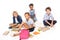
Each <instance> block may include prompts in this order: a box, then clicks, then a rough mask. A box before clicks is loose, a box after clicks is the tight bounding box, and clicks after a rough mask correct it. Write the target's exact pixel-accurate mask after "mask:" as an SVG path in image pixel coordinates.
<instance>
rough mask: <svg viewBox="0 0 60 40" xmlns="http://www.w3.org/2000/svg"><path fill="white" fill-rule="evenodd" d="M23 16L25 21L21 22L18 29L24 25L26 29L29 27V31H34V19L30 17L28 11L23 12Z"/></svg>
mask: <svg viewBox="0 0 60 40" xmlns="http://www.w3.org/2000/svg"><path fill="white" fill-rule="evenodd" d="M24 16H25V18H26V21H25V22H22V24H21V25H20V29H21V27H22V26H24V27H25V28H26V29H29V31H30V32H32V31H34V28H35V27H34V26H33V24H34V21H33V20H32V19H31V18H30V14H29V12H26V13H25V14H24Z"/></svg>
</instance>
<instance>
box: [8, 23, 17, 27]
mask: <svg viewBox="0 0 60 40" xmlns="http://www.w3.org/2000/svg"><path fill="white" fill-rule="evenodd" d="M16 25H17V24H13V23H11V24H9V26H10V27H14V26H16Z"/></svg>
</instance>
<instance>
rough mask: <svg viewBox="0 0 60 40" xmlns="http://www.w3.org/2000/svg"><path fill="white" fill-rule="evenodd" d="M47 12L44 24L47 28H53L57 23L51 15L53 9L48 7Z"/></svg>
mask: <svg viewBox="0 0 60 40" xmlns="http://www.w3.org/2000/svg"><path fill="white" fill-rule="evenodd" d="M45 11H46V14H45V15H44V21H43V23H44V25H45V26H51V27H52V26H53V25H54V24H55V23H56V20H54V17H53V16H52V14H51V8H50V7H47V8H46V9H45Z"/></svg>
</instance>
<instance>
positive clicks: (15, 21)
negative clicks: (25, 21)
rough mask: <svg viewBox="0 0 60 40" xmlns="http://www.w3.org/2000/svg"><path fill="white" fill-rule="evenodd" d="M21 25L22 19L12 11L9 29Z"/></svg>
mask: <svg viewBox="0 0 60 40" xmlns="http://www.w3.org/2000/svg"><path fill="white" fill-rule="evenodd" d="M21 23H22V18H21V16H20V15H18V13H17V12H16V11H13V23H12V24H10V27H9V29H11V28H13V27H19V25H20V24H21Z"/></svg>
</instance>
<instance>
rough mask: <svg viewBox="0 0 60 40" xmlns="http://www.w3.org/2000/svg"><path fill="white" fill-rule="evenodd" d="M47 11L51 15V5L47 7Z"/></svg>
mask: <svg viewBox="0 0 60 40" xmlns="http://www.w3.org/2000/svg"><path fill="white" fill-rule="evenodd" d="M45 11H46V13H47V14H48V15H49V14H50V13H51V8H50V7H47V8H46V9H45Z"/></svg>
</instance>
